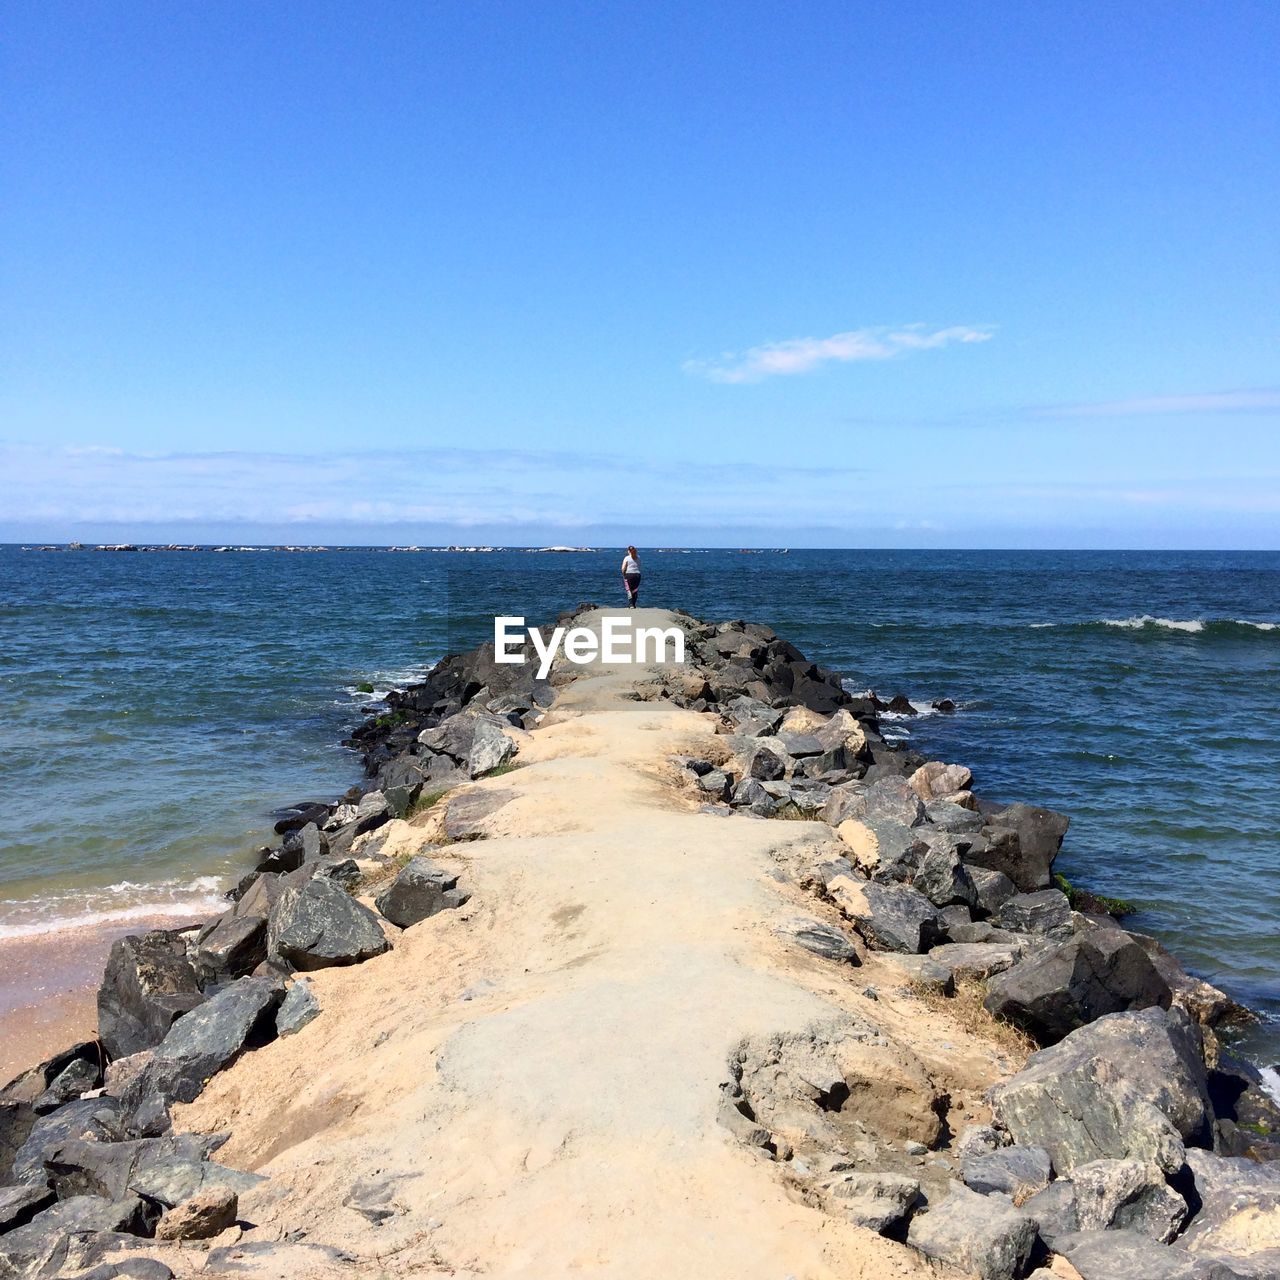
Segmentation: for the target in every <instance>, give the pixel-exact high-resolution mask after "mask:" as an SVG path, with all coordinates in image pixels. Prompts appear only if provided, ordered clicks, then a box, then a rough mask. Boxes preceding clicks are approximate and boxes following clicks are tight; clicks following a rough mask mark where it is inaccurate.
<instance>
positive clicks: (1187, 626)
mask: <svg viewBox="0 0 1280 1280" xmlns="http://www.w3.org/2000/svg"><path fill="white" fill-rule="evenodd" d="M1102 625H1103V626H1104V627H1125V628H1126V629H1128V630H1130V631H1136V630H1138V629H1140V628H1142V627H1164V628H1165V629H1166V630H1168V631H1185V632H1187V633H1188V634H1190V635H1196V634H1198V633H1199V632H1201V631H1203V630H1204V622H1203V620H1202V619H1200V618H1155V617H1152V615H1151V614H1149V613H1144V614H1141V615H1140V616H1138V617H1135V618H1103V619H1102Z"/></svg>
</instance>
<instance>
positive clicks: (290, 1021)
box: [276, 978, 320, 1036]
mask: <svg viewBox="0 0 1280 1280" xmlns="http://www.w3.org/2000/svg"><path fill="white" fill-rule="evenodd" d="M319 1016H320V1001H319V1000H317V999H316V993H315V992H314V991H313V990H312V987H311V983H310V982H308V981H307V979H306V978H299V979H298V980H297V981H296V982H294V983H292V984H291V985H290V987H289V990H288V991H287V992H286V993H285V997H284V999H283V1000H282V1001H281V1002H280V1008H279V1009H278V1010H277V1011H276V1034H277V1035H280V1036H291V1035H295V1034H296V1033H297V1032H299V1031H301V1030H302V1028H303V1027H305V1026H306V1025H307V1023H309V1022H314V1021H315V1020H316V1018H318V1017H319Z"/></svg>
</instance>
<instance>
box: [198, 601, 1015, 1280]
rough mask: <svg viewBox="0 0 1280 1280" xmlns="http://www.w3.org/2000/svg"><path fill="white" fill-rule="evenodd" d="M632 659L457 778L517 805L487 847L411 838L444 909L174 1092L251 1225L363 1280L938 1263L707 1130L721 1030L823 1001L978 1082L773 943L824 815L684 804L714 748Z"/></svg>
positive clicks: (918, 1036)
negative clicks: (379, 1219) (683, 759)
mask: <svg viewBox="0 0 1280 1280" xmlns="http://www.w3.org/2000/svg"><path fill="white" fill-rule="evenodd" d="M641 614H642V616H645V618H646V620H661V619H662V618H663V615H659V614H658V613H657V611H650V610H644V611H641ZM651 675H652V673H650V672H646V671H644V670H643V669H639V668H624V669H621V670H617V671H607V670H599V671H597V672H594V673H592V674H590V675H588V676H585V677H583V678H581V679H579V680H577V681H576V682H575V683H573V684H572V685H570V686H569V687H568V688H567V689H566V690H565V691H563V692H562V694H561V696H560V698H559V700H558V701H557V704H556V707H555V708H554V709H553V711H552V712H551V713H550V715H549V716H548V718H547V720H546V722H545V723H544V724H543V725H542V726H540V727H539V728H538V729H537V730H536V731H535V732H534V733H532V734H531V735H529V736H528V738H527V739H526V741H525V742H524V744H523V746H522V748H521V754H520V760H521V761H522V762H523V767H522V768H520V769H518V770H517V771H515V772H513V773H510V774H508V775H506V776H504V777H501V778H495V779H492V780H488V781H484V782H481V783H478V784H475V785H476V786H478V787H480V788H482V789H497V790H501V791H505V792H509V793H511V794H512V796H513V798H512V799H511V800H510V802H509V803H507V804H506V805H505V806H504V807H502V808H501V809H499V810H498V811H497V812H496V813H494V814H493V815H492V816H491V817H490V818H489V819H488V820H487V834H488V838H486V839H481V840H477V841H472V842H467V843H463V844H454V845H450V846H448V847H446V848H444V849H442V850H440V851H439V852H438V854H437V855H435V856H436V857H437V859H438V860H439V861H441V862H444V863H446V864H448V865H454V866H457V867H458V868H460V869H461V870H462V872H463V875H464V882H465V883H466V885H467V886H468V887H469V888H470V889H471V891H472V894H473V897H472V900H471V902H470V903H469V904H468V906H467V907H466V908H464V909H462V910H461V911H456V912H448V913H445V914H444V915H442V916H437V917H434V918H433V919H431V920H428V921H425V922H424V923H423V924H421V925H418V926H415V927H414V928H412V929H410V930H408V931H406V932H404V933H403V934H401V935H400V936H399V937H398V939H397V942H396V947H395V950H394V951H392V952H391V953H389V954H387V955H385V956H383V957H380V958H378V959H376V960H373V961H371V962H368V963H366V964H364V965H362V966H360V967H358V968H355V969H344V970H329V971H325V972H322V973H320V974H318V975H316V976H315V979H314V981H315V987H316V990H317V994H318V995H319V998H320V1000H321V1003H322V1006H323V1008H324V1012H323V1014H322V1015H321V1017H320V1018H319V1019H317V1020H316V1021H315V1022H313V1023H311V1024H310V1025H309V1026H308V1027H306V1028H305V1029H304V1030H303V1031H302V1032H301V1033H299V1034H298V1035H296V1036H293V1037H290V1038H288V1039H284V1040H280V1041H277V1042H275V1043H273V1044H272V1045H269V1046H267V1047H266V1048H265V1049H263V1050H260V1051H258V1052H255V1053H253V1054H251V1055H249V1056H247V1057H246V1058H244V1059H242V1061H241V1062H240V1063H239V1064H237V1065H236V1066H235V1067H233V1068H232V1069H231V1070H230V1071H228V1072H226V1073H224V1074H223V1075H220V1076H218V1077H216V1078H215V1079H214V1081H213V1082H212V1083H211V1084H210V1086H209V1087H208V1089H207V1090H206V1091H205V1093H204V1095H203V1096H202V1097H201V1099H200V1100H199V1101H197V1102H196V1103H195V1104H193V1105H192V1106H190V1107H186V1108H179V1109H178V1111H179V1114H178V1117H177V1124H178V1127H180V1128H190V1129H199V1130H213V1129H223V1128H230V1129H231V1130H233V1133H234V1136H233V1138H232V1139H231V1141H230V1142H229V1143H228V1145H227V1146H226V1147H225V1148H224V1149H223V1151H222V1154H221V1155H220V1157H219V1158H220V1159H222V1160H225V1161H226V1162H227V1163H231V1164H235V1165H238V1166H240V1167H244V1168H254V1169H258V1170H260V1171H262V1172H264V1173H268V1174H270V1175H271V1179H272V1180H271V1183H270V1184H269V1185H268V1187H267V1188H266V1189H264V1190H261V1191H258V1192H255V1193H252V1194H251V1195H249V1196H247V1197H245V1199H244V1200H243V1201H242V1216H244V1217H247V1218H249V1219H250V1220H252V1221H254V1222H256V1223H258V1224H259V1229H258V1230H257V1231H256V1232H254V1233H253V1237H265V1238H276V1237H279V1236H281V1235H283V1234H284V1232H285V1231H287V1230H290V1229H298V1228H302V1229H303V1230H305V1232H306V1233H307V1234H306V1238H307V1239H309V1240H311V1241H314V1242H320V1243H326V1244H333V1245H337V1246H340V1247H342V1248H344V1249H347V1250H349V1251H350V1252H351V1253H353V1254H354V1255H356V1257H357V1258H359V1259H360V1260H361V1264H360V1266H359V1268H358V1270H359V1271H360V1272H361V1273H367V1274H370V1275H379V1274H387V1275H401V1274H422V1273H430V1272H436V1271H439V1272H443V1273H446V1274H454V1275H465V1276H470V1275H481V1274H484V1275H503V1276H527V1277H531V1278H532V1277H536V1278H537V1280H551V1278H552V1277H558V1276H567V1275H571V1274H573V1275H576V1274H580V1273H584V1272H585V1273H589V1274H592V1275H597V1276H616V1277H627V1278H628V1280H642V1278H646V1277H686V1276H687V1277H700V1278H708V1280H710V1278H714V1277H726V1278H728V1277H733V1280H754V1278H755V1277H759V1278H760V1280H765V1278H768V1280H784V1278H785V1277H795V1280H810V1278H811V1280H817V1278H819V1277H830V1278H831V1280H835V1278H836V1277H841V1278H844V1280H851V1278H854V1277H875V1278H876V1280H887V1278H888V1277H898V1276H917V1275H935V1274H937V1272H935V1271H934V1270H932V1269H931V1268H930V1267H929V1266H928V1265H927V1264H925V1263H924V1262H923V1261H922V1260H921V1259H919V1257H918V1256H917V1255H915V1254H914V1253H913V1252H911V1251H909V1250H907V1249H906V1248H905V1247H903V1246H900V1245H897V1244H894V1243H892V1242H889V1241H885V1240H882V1239H880V1238H879V1237H877V1236H875V1235H873V1234H871V1233H869V1232H866V1231H864V1230H862V1229H860V1228H858V1227H855V1226H852V1225H850V1224H848V1223H846V1222H843V1221H840V1220H838V1219H837V1218H835V1217H832V1216H830V1215H829V1214H827V1213H825V1212H822V1211H820V1210H819V1209H816V1208H812V1207H810V1206H808V1205H807V1204H805V1203H803V1202H802V1201H801V1199H800V1197H799V1195H798V1194H797V1193H796V1192H794V1191H793V1190H790V1189H789V1185H788V1184H789V1179H788V1176H787V1174H786V1170H785V1166H784V1165H783V1164H778V1163H772V1162H770V1161H768V1160H767V1159H765V1158H764V1157H763V1156H762V1155H760V1154H759V1153H757V1152H755V1151H752V1150H749V1149H747V1148H744V1147H743V1146H741V1145H740V1144H739V1143H737V1142H736V1141H735V1140H734V1139H733V1138H731V1137H730V1136H729V1134H728V1133H727V1131H726V1130H725V1129H724V1128H722V1127H721V1126H720V1125H719V1124H717V1122H716V1112H717V1104H718V1101H719V1085H720V1083H721V1082H722V1081H724V1080H726V1079H727V1078H728V1076H727V1072H726V1061H727V1059H728V1057H729V1055H730V1053H731V1052H732V1050H733V1049H734V1047H735V1045H736V1044H737V1043H738V1042H739V1041H740V1040H741V1039H742V1038H743V1037H744V1036H747V1035H755V1034H764V1033H769V1032H774V1031H800V1030H803V1029H804V1028H805V1027H806V1026H808V1025H810V1024H812V1023H814V1022H820V1021H824V1020H827V1019H830V1018H831V1017H833V1016H834V1015H837V1014H839V1013H841V1012H842V1011H847V1010H855V1011H858V1012H861V1013H864V1014H868V1015H870V1016H874V1017H875V1019H876V1020H877V1022H878V1024H879V1025H881V1026H882V1027H885V1028H886V1030H888V1031H890V1032H891V1033H894V1034H902V1035H906V1034H910V1035H911V1036H912V1037H913V1043H914V1047H915V1048H916V1050H917V1051H918V1052H922V1049H921V1045H922V1044H923V1045H924V1047H925V1049H926V1050H927V1049H928V1048H929V1046H930V1045H932V1046H933V1047H934V1048H935V1049H936V1050H937V1052H938V1053H939V1057H940V1058H942V1057H945V1058H946V1061H947V1063H948V1064H949V1065H948V1070H950V1071H953V1072H956V1073H959V1075H961V1076H965V1077H966V1078H970V1079H972V1080H974V1081H976V1082H977V1086H975V1092H976V1087H980V1085H981V1084H982V1083H983V1082H984V1081H985V1080H987V1079H990V1078H992V1073H993V1071H994V1070H995V1068H994V1067H993V1051H992V1050H991V1048H990V1046H989V1045H985V1044H983V1043H981V1042H964V1038H963V1034H962V1033H961V1035H960V1037H959V1038H957V1037H956V1034H955V1031H954V1029H953V1028H948V1027H946V1026H945V1025H944V1026H943V1027H941V1029H939V1028H938V1027H937V1026H934V1025H930V1024H929V1022H928V1020H927V1018H926V1017H925V1014H924V1012H923V1006H918V1005H917V1006H913V1005H912V1004H911V1003H910V1002H909V1001H906V1002H904V1001H896V1002H895V1001H894V1000H892V999H884V998H882V999H881V1000H880V1001H878V1002H876V1003H874V1004H872V1003H871V1002H870V1001H868V1000H866V999H865V998H864V997H863V996H862V995H861V994H860V993H861V991H862V990H863V988H864V987H865V986H866V985H867V983H868V981H869V980H870V978H871V977H874V976H875V973H876V972H877V971H876V969H875V967H874V966H875V965H876V964H879V963H880V962H879V961H873V962H872V964H871V965H869V966H868V967H867V968H863V969H861V970H859V969H855V968H850V967H847V966H836V965H833V964H831V963H829V962H826V961H822V960H818V959H816V958H815V957H812V956H809V955H808V954H807V953H804V952H801V951H798V950H796V949H794V948H793V947H790V946H789V945H787V944H784V943H783V942H782V941H781V940H779V939H778V938H777V937H776V936H775V935H774V933H773V931H772V925H773V923H774V922H776V921H777V920H778V919H779V918H782V917H785V916H794V915H795V914H796V913H797V911H798V910H803V911H805V912H806V913H808V914H815V913H816V914H822V912H823V911H824V910H825V908H823V907H822V906H821V905H820V904H817V903H815V902H814V900H813V899H811V898H808V897H807V896H806V895H804V894H802V893H801V891H800V890H799V889H797V888H796V887H795V886H793V885H789V884H786V883H783V882H782V881H781V880H780V879H779V877H778V874H777V869H776V868H777V863H776V861H775V857H774V852H775V851H776V850H777V849H778V848H779V847H780V846H782V845H785V844H788V843H794V842H805V841H812V840H814V839H816V838H818V837H819V836H820V835H826V836H829V835H830V832H829V831H828V830H827V829H825V828H820V827H818V826H817V825H816V824H810V823H792V822H770V821H764V820H758V821H753V820H750V819H747V818H745V817H738V816H735V817H729V818H726V817H718V816H714V815H711V814H705V813H699V812H697V811H696V810H697V805H696V800H695V799H694V797H693V796H692V794H691V793H690V791H689V789H688V787H687V785H681V784H679V783H678V782H677V780H676V775H675V771H674V770H673V769H672V767H671V766H670V764H669V763H668V757H669V756H671V755H672V754H673V753H675V752H683V753H693V752H699V751H703V750H714V749H716V748H719V747H721V746H722V744H720V743H719V742H715V741H712V740H711V737H710V735H711V733H712V731H713V727H714V726H713V722H712V720H711V719H710V718H709V717H705V716H700V715H698V714H696V713H693V712H690V711H685V710H681V709H679V708H676V707H673V706H671V705H670V704H668V703H665V702H642V701H635V700H633V698H634V695H633V690H634V689H635V687H636V686H637V684H638V683H642V682H644V681H645V680H646V679H648V678H650V677H651ZM431 830H432V826H431V824H430V823H429V822H428V823H427V824H426V825H424V826H423V827H422V828H421V829H420V830H411V829H408V828H406V829H405V830H404V831H403V832H402V839H404V840H405V841H406V842H407V843H410V844H411V843H414V842H417V841H421V840H424V839H426V838H427V836H428V835H429V834H430V832H431ZM939 1036H942V1037H947V1036H950V1037H951V1038H950V1039H944V1040H942V1041H940V1040H939ZM953 1089H955V1090H956V1091H957V1093H958V1092H959V1086H958V1084H954V1083H953ZM953 1096H957V1094H953ZM379 1177H382V1178H387V1177H389V1178H390V1180H391V1182H392V1183H393V1185H394V1200H395V1202H396V1204H397V1205H398V1206H399V1207H400V1209H401V1210H402V1211H401V1212H398V1213H397V1214H396V1215H395V1216H393V1217H391V1218H390V1219H389V1220H388V1221H386V1222H385V1223H384V1224H383V1225H381V1226H374V1225H371V1224H370V1223H368V1222H366V1221H365V1219H364V1218H363V1217H361V1216H360V1215H358V1214H357V1213H355V1212H354V1211H353V1210H351V1209H350V1208H345V1207H343V1200H344V1198H345V1197H346V1196H347V1194H348V1192H349V1191H350V1189H351V1187H352V1186H353V1184H354V1183H356V1182H357V1181H358V1180H359V1179H362V1178H373V1179H377V1178H379ZM251 1238H252V1237H251ZM197 1260H198V1255H196V1254H194V1253H193V1255H192V1257H191V1262H192V1266H193V1269H194V1268H195V1266H196V1265H197ZM295 1265H296V1267H298V1268H303V1269H305V1266H306V1264H304V1262H303V1260H302V1259H299V1260H298V1261H297V1263H296V1264H295ZM303 1269H299V1270H296V1271H295V1272H294V1274H299V1275H301V1274H303V1273H304V1271H303ZM321 1272H323V1268H322V1267H320V1268H315V1267H313V1268H311V1273H313V1274H320V1273H321ZM263 1274H267V1273H266V1272H264V1273H263ZM335 1274H336V1273H335ZM347 1274H350V1272H349V1271H347Z"/></svg>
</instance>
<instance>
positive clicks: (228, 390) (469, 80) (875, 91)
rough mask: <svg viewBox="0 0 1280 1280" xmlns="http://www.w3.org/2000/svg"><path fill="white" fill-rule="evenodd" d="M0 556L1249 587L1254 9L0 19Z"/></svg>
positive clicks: (1269, 189) (198, 13)
mask: <svg viewBox="0 0 1280 1280" xmlns="http://www.w3.org/2000/svg"><path fill="white" fill-rule="evenodd" d="M0 43H2V46H3V50H2V52H0V75H2V76H3V94H4V100H5V102H6V113H5V125H4V129H3V131H0V183H2V189H0V290H2V298H0V301H2V302H3V309H4V315H5V321H4V325H3V329H2V330H0V463H2V464H3V469H4V477H5V478H4V480H3V481H2V482H0V484H2V486H3V487H2V488H0V499H2V501H0V539H3V538H7V539H9V540H15V539H29V538H51V539H52V538H58V539H62V538H66V537H73V536H81V537H90V538H98V537H132V538H137V539H143V538H161V537H163V538H193V539H194V538H197V537H203V538H215V539H223V538H228V537H243V538H245V539H246V540H248V539H249V538H252V537H254V536H263V537H268V538H278V537H288V538H290V539H291V540H294V541H304V540H306V541H309V540H323V541H337V540H343V541H374V542H382V541H404V540H409V539H413V540H437V539H441V538H445V539H448V540H457V539H459V538H461V539H465V540H475V539H480V538H483V539H486V540H500V541H510V542H522V541H534V542H544V541H611V542H616V541H618V540H619V539H624V540H634V541H637V542H640V543H652V542H668V541H682V542H694V543H705V544H711V545H714V544H717V543H734V544H736V543H739V542H743V541H754V542H761V543H767V544H777V543H789V544H791V545H805V544H808V545H819V546H822V545H831V546H836V545H851V546H858V545H879V546H884V545H890V546H893V545H904V546H1068V547H1069V546H1173V547H1179V546H1191V547H1194V546H1206V547H1210V546H1240V547H1250V546H1257V547H1276V546H1280V447H1278V446H1280V92H1278V91H1277V90H1278V80H1277V72H1276V66H1277V51H1278V50H1280V6H1277V5H1276V4H1274V3H1270V2H1268V3H1250V2H1249V0H1232V3H1229V4H1216V3H1209V2H1208V0H1204V2H1201V3H1196V2H1193V0H1179V2H1178V3H1161V2H1159V0H1119V2H1117V0H1106V2H1102V0H1099V2H1098V3H1058V2H1055V0H1046V2H1045V3H1037V4H1023V3H993V2H992V0H982V2H981V3H965V2H963V0H961V2H957V0H934V2H933V3H912V2H909V0H908V2H905V3H904V2H903V0H894V2H893V3H857V2H854V3H849V2H848V0H844V2H842V3H838V4H817V3H812V4H807V3H802V4H797V5H780V4H776V3H767V4H766V3H732V4H730V3H721V4H711V3H701V4H698V3H693V4H686V3H679V4H677V3H671V4H666V3H652V2H647V3H642V4H641V3H605V4H601V3H590V4H588V3H559V2H556V0H548V2H546V3H542V2H539V3H528V2H523V0H522V2H521V3H456V4H452V3H451V4H430V5H428V4H418V3H409V2H408V0H405V2H404V3H394V4H393V3H373V4H367V3H366V4H355V3H351V4H324V3H314V2H308V3H294V4H281V3H252V4H250V3H237V2H233V0H220V2H219V3H207V4H173V3H163V4H149V3H137V2H132V0H131V2H130V3H125V4H114V3H76V4H69V3H58V2H56V0H55V2H53V3H49V2H48V0H42V2H41V3H25V2H20V0H13V2H11V3H9V4H7V5H6V6H5V7H4V9H3V12H2V13H0Z"/></svg>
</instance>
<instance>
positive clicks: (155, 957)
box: [98, 929, 204, 1058]
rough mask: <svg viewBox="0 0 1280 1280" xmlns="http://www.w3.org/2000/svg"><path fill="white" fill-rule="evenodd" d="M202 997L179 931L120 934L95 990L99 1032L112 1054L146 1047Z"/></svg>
mask: <svg viewBox="0 0 1280 1280" xmlns="http://www.w3.org/2000/svg"><path fill="white" fill-rule="evenodd" d="M203 999H204V997H203V996H202V995H201V994H200V984H199V981H198V980H197V977H196V971H195V969H194V968H193V967H192V966H191V963H190V962H189V961H188V959H187V946H186V942H185V941H184V940H183V939H182V937H181V936H180V935H178V934H176V933H172V932H169V931H168V930H164V929H154V930H152V931H151V932H150V933H147V934H144V935H143V936H142V937H134V936H132V935H131V936H129V937H127V938H120V939H118V940H117V941H116V942H114V943H112V945H111V954H110V956H109V957H108V959H107V967H106V972H105V973H104V974H103V977H102V986H101V987H100V988H99V989H98V1037H99V1039H101V1041H102V1044H103V1047H104V1048H105V1049H106V1051H107V1053H108V1055H109V1056H110V1057H112V1058H123V1057H127V1056H128V1055H129V1054H131V1053H138V1052H139V1051H140V1050H142V1049H150V1048H151V1047H152V1046H153V1045H157V1044H159V1043H160V1041H161V1040H163V1039H164V1037H165V1035H166V1033H167V1032H168V1030H169V1028H170V1027H171V1026H172V1025H173V1022H174V1020H175V1019H176V1018H179V1017H181V1016H182V1015H183V1014H184V1013H186V1012H187V1011H188V1010H190V1009H194V1008H195V1007H196V1005H198V1004H199V1003H200V1001H201V1000H203Z"/></svg>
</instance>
